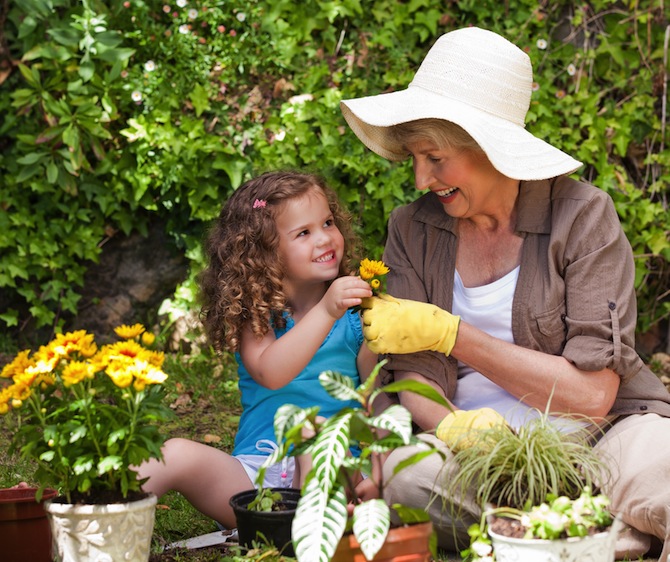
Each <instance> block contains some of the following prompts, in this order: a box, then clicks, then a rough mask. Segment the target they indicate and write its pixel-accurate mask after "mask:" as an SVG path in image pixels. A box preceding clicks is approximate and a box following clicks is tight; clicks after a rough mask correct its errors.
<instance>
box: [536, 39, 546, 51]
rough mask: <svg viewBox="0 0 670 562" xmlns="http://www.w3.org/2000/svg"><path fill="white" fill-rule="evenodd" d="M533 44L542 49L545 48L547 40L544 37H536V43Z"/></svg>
mask: <svg viewBox="0 0 670 562" xmlns="http://www.w3.org/2000/svg"><path fill="white" fill-rule="evenodd" d="M535 44H536V45H537V48H538V49H541V50H543V51H544V50H545V49H546V48H547V41H546V40H545V39H538V40H537V43H535Z"/></svg>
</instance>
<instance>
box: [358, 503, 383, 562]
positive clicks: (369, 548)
mask: <svg viewBox="0 0 670 562" xmlns="http://www.w3.org/2000/svg"><path fill="white" fill-rule="evenodd" d="M390 526H391V513H390V510H389V508H388V506H387V505H386V502H384V500H381V499H375V500H369V501H366V502H364V503H361V504H358V505H357V506H356V507H355V508H354V536H355V537H356V540H358V543H359V544H360V545H361V551H362V552H363V554H364V555H365V558H367V559H368V560H372V559H373V558H374V556H375V555H376V554H377V553H378V552H379V549H380V548H381V547H382V545H383V544H384V541H385V540H386V535H388V532H389V527H390Z"/></svg>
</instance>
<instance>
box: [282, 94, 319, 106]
mask: <svg viewBox="0 0 670 562" xmlns="http://www.w3.org/2000/svg"><path fill="white" fill-rule="evenodd" d="M313 99H314V96H313V95H312V94H298V95H297V96H291V97H290V98H289V100H288V102H289V103H290V104H291V105H295V104H298V103H304V102H306V101H312V100H313Z"/></svg>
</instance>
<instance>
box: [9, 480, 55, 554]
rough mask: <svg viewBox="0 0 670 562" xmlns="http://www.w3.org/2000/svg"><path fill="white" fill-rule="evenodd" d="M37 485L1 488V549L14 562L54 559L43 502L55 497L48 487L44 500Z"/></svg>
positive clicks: (53, 491)
mask: <svg viewBox="0 0 670 562" xmlns="http://www.w3.org/2000/svg"><path fill="white" fill-rule="evenodd" d="M35 492H37V488H4V489H0V545H1V546H0V552H2V559H3V560H11V561H12V562H51V561H52V560H53V558H52V556H51V531H50V529H49V521H48V520H47V514H46V512H45V511H44V505H43V503H42V502H43V501H45V500H48V499H51V498H54V497H56V494H57V492H56V490H51V489H48V488H47V489H46V490H44V494H43V496H42V501H41V502H39V503H38V502H36V501H35Z"/></svg>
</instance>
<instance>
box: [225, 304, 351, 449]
mask: <svg viewBox="0 0 670 562" xmlns="http://www.w3.org/2000/svg"><path fill="white" fill-rule="evenodd" d="M294 325H295V323H294V321H293V318H291V317H290V316H286V328H285V329H282V330H278V329H275V331H274V332H275V336H276V337H277V338H280V337H281V336H283V335H284V334H285V333H286V332H287V331H288V330H290V329H291V328H293V326H294ZM362 344H363V330H362V328H361V320H360V317H359V315H358V313H357V312H354V311H351V310H348V311H347V312H346V313H345V314H344V316H342V318H340V319H339V320H337V321H336V322H335V324H334V325H333V328H332V329H331V330H330V333H329V334H328V336H326V339H325V340H324V341H323V343H322V344H321V346H320V347H319V349H318V350H317V352H316V354H315V355H314V357H313V358H312V361H310V363H309V364H308V365H307V367H305V369H304V370H303V371H302V372H301V373H300V374H298V376H297V377H295V378H294V379H293V380H292V381H291V382H290V383H288V384H287V385H285V386H283V387H282V388H278V389H276V390H270V389H268V388H265V387H264V386H261V385H260V384H258V383H257V382H256V381H255V380H254V379H253V378H252V377H251V375H250V374H249V372H248V371H247V370H246V368H245V367H244V365H243V364H242V360H241V358H240V355H239V353H236V354H235V358H236V359H237V364H238V369H237V374H238V376H239V387H240V394H241V396H242V416H241V417H240V424H239V427H238V430H237V434H236V436H235V448H234V450H233V455H242V454H251V455H267V454H268V452H267V451H259V450H258V449H257V448H256V443H257V442H258V441H259V440H260V439H269V440H270V441H272V442H273V443H274V442H275V436H274V415H275V412H276V411H277V409H278V408H279V407H280V406H282V405H284V404H295V405H297V406H300V407H301V408H306V407H309V406H320V410H319V415H322V416H324V417H326V418H327V417H330V416H332V415H333V414H335V413H337V412H338V411H339V410H340V409H342V408H344V407H350V408H356V407H359V406H360V404H359V403H358V402H356V401H354V400H351V401H342V400H337V399H335V398H333V397H331V396H330V394H328V393H327V392H326V391H325V390H324V389H323V387H322V386H321V383H319V374H320V373H321V372H323V371H329V370H330V371H335V372H338V373H341V374H342V375H345V376H347V377H349V378H351V379H352V380H353V382H354V385H355V386H358V385H359V384H360V377H359V375H358V369H357V367H356V359H357V357H358V351H359V350H360V348H361V345H362Z"/></svg>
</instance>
